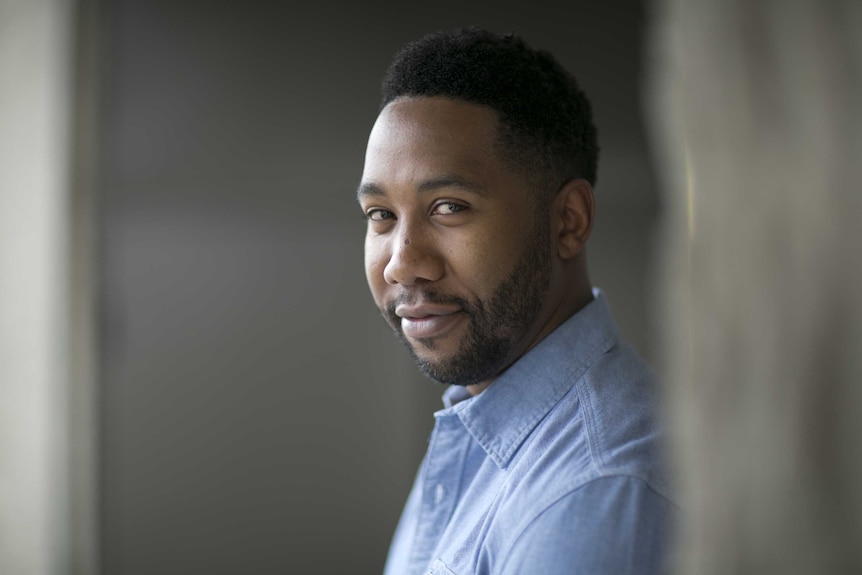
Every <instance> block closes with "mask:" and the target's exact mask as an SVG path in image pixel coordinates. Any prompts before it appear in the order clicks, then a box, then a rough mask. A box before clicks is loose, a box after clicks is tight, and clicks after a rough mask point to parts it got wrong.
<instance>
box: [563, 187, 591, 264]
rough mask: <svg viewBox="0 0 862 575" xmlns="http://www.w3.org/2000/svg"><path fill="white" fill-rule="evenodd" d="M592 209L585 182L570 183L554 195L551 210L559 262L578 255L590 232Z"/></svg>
mask: <svg viewBox="0 0 862 575" xmlns="http://www.w3.org/2000/svg"><path fill="white" fill-rule="evenodd" d="M595 208H596V204H595V197H594V196H593V187H592V186H591V185H590V183H589V182H588V181H587V180H584V179H581V178H578V179H574V180H569V181H568V182H566V183H565V185H563V187H562V188H560V191H559V192H557V197H556V198H555V200H554V210H555V213H556V215H557V218H556V219H557V253H558V254H559V256H560V258H562V259H564V260H569V259H572V258H574V257H575V256H577V255H578V254H579V253H581V250H583V248H584V245H585V244H586V243H587V240H588V239H589V237H590V232H592V230H593V219H594V217H595Z"/></svg>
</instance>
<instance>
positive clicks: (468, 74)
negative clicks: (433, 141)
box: [381, 26, 598, 191]
mask: <svg viewBox="0 0 862 575" xmlns="http://www.w3.org/2000/svg"><path fill="white" fill-rule="evenodd" d="M382 96H383V98H382V102H381V109H382V108H384V107H385V106H386V105H387V104H389V103H390V102H392V101H393V100H396V99H398V98H402V97H418V96H444V97H449V98H456V99H461V100H465V101H467V102H471V103H475V104H480V105H483V106H488V107H489V108H491V109H493V110H494V111H496V112H497V115H498V119H499V127H500V141H499V143H500V150H501V152H502V155H503V158H504V159H506V160H509V161H512V162H514V163H515V164H516V165H517V166H518V167H520V168H521V169H522V170H523V171H524V173H526V174H527V175H528V177H531V178H534V179H535V178H537V179H538V180H537V181H538V183H539V185H541V186H544V187H548V186H554V187H555V188H554V190H553V191H556V187H557V186H560V185H562V184H563V183H564V182H566V181H568V180H570V179H572V178H584V179H585V180H587V181H589V182H590V183H591V184H593V185H595V183H596V169H597V162H598V143H597V141H596V128H595V125H594V124H593V118H592V110H591V106H590V102H589V100H588V99H587V97H586V95H585V94H584V92H583V91H582V90H581V88H580V87H579V86H578V83H577V81H576V80H575V78H574V77H573V76H572V75H571V74H570V73H569V72H567V71H566V70H565V69H564V68H563V67H562V66H561V65H560V64H559V63H558V62H557V61H556V59H554V57H553V56H552V55H551V54H550V53H549V52H547V51H545V50H535V49H532V48H530V47H529V46H527V44H526V43H525V42H524V40H523V39H522V38H520V37H519V36H517V35H515V34H504V35H501V34H495V33H492V32H489V31H486V30H483V29H481V28H477V27H475V26H470V27H466V28H459V29H456V30H452V31H440V32H435V33H432V34H429V35H427V36H424V37H423V38H421V39H419V40H416V41H414V42H412V43H410V44H408V45H407V46H405V47H404V48H402V49H401V50H400V51H399V52H397V53H396V55H395V58H394V60H393V62H392V64H391V65H390V66H389V69H388V70H387V72H386V75H385V77H384V79H383V86H382Z"/></svg>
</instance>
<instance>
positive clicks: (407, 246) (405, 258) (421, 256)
mask: <svg viewBox="0 0 862 575" xmlns="http://www.w3.org/2000/svg"><path fill="white" fill-rule="evenodd" d="M391 241H392V245H391V250H392V251H391V254H390V257H389V261H388V262H387V263H386V266H385V267H384V268H383V279H385V280H386V283H388V284H390V285H396V284H400V285H403V286H411V285H415V284H417V283H422V282H434V281H437V280H439V279H440V278H441V277H443V270H444V268H445V265H444V262H443V260H442V258H441V257H440V254H439V252H438V251H437V250H436V248H435V246H434V242H433V240H432V239H431V238H429V237H427V236H426V235H425V234H422V233H420V231H419V230H416V229H415V228H413V229H411V228H409V227H408V226H406V225H404V226H401V227H400V229H399V232H398V233H396V234H394V235H393V237H392V238H391Z"/></svg>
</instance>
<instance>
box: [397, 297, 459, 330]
mask: <svg viewBox="0 0 862 575" xmlns="http://www.w3.org/2000/svg"><path fill="white" fill-rule="evenodd" d="M395 315H397V316H398V317H400V318H401V330H402V331H403V332H404V335H405V336H407V337H410V338H413V339H427V338H433V337H440V336H442V335H445V334H446V333H447V332H449V331H450V330H451V329H452V328H453V327H455V326H456V325H458V323H460V321H461V320H462V319H463V318H464V316H465V314H464V313H463V310H462V309H461V307H459V306H452V305H441V304H421V305H406V304H402V305H399V306H398V307H397V308H395Z"/></svg>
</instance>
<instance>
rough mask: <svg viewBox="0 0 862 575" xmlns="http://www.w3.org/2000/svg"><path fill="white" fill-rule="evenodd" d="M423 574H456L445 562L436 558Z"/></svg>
mask: <svg viewBox="0 0 862 575" xmlns="http://www.w3.org/2000/svg"><path fill="white" fill-rule="evenodd" d="M425 575H458V574H457V573H455V572H454V571H452V570H451V569H449V568H448V567H446V564H445V563H443V562H442V561H440V560H439V559H436V560H435V561H434V563H432V564H431V568H430V569H429V570H428V571H427V572H426V573H425Z"/></svg>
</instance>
